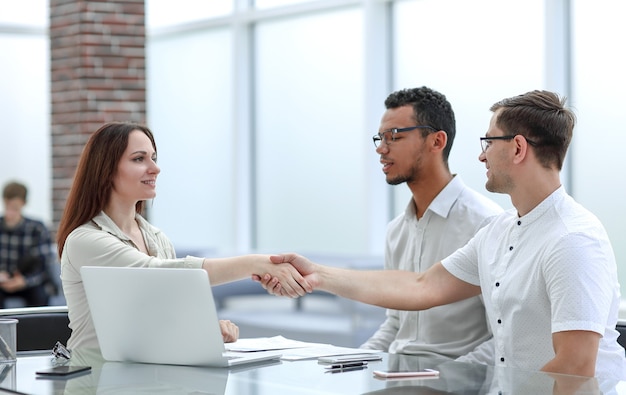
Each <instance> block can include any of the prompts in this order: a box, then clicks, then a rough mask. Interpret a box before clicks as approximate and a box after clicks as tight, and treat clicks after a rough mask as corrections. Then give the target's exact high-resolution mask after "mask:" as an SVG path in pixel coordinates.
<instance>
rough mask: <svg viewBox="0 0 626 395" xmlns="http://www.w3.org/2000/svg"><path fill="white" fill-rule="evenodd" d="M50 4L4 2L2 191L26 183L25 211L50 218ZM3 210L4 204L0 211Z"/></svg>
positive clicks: (0, 38) (0, 13)
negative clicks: (14, 183) (9, 184)
mask: <svg viewBox="0 0 626 395" xmlns="http://www.w3.org/2000/svg"><path fill="white" fill-rule="evenodd" d="M47 26H48V2H47V1H46V0H32V1H28V2H21V1H11V0H0V120H1V121H0V122H1V125H2V126H1V127H0V190H1V189H2V187H3V186H4V185H5V183H7V182H8V181H10V180H18V181H20V182H23V183H24V184H26V186H27V187H28V204H27V205H26V207H25V208H24V211H25V213H26V214H27V215H29V216H31V217H34V218H37V219H39V220H41V221H44V222H45V223H46V224H50V223H51V221H52V170H51V168H52V160H51V152H50V144H51V143H50V140H51V139H50V93H49V91H50V84H49V82H48V81H49V79H50V77H49V70H50V60H49V59H50V51H49V49H48V48H49V41H48V37H47V35H46V28H47ZM2 210H3V208H1V207H0V215H2V214H1V213H2Z"/></svg>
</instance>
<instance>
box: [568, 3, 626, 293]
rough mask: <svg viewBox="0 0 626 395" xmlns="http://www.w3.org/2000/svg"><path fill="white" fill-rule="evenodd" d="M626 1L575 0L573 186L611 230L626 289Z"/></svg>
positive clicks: (609, 230)
mask: <svg viewBox="0 0 626 395" xmlns="http://www.w3.org/2000/svg"><path fill="white" fill-rule="evenodd" d="M625 15H626V3H625V2H623V1H620V0H598V1H594V2H588V1H584V0H582V1H581V0H577V1H574V2H573V9H572V16H573V18H572V26H573V32H574V34H573V37H572V39H573V58H572V59H573V62H572V69H573V70H572V71H573V73H572V75H573V81H572V86H573V88H574V89H573V99H574V106H575V109H576V114H577V117H578V125H577V127H576V130H575V134H574V143H573V145H574V146H573V149H572V150H570V155H571V156H572V158H571V159H572V161H573V165H572V167H573V171H572V173H573V188H572V189H573V190H572V193H573V194H574V196H575V197H576V199H577V200H578V201H579V202H581V203H582V204H583V205H584V206H585V207H587V208H588V209H589V210H591V211H592V212H593V213H594V214H596V215H597V216H598V217H599V218H600V220H601V221H602V223H603V224H604V226H605V227H606V230H607V232H608V234H609V237H610V238H611V242H612V244H613V249H614V250H615V256H616V258H617V269H618V272H619V275H620V282H621V285H622V295H625V294H626V221H625V220H626V207H625V206H624V201H626V184H625V183H624V182H623V180H624V175H623V169H624V168H623V167H622V166H624V163H623V162H622V160H623V158H624V157H623V156H622V155H623V151H624V147H626V112H625V111H624V107H626V98H625V96H624V92H626V75H625V73H624V70H626V59H624V56H623V52H624V51H623V50H622V49H621V48H622V47H623V41H624V37H626V25H625V24H624V16H625Z"/></svg>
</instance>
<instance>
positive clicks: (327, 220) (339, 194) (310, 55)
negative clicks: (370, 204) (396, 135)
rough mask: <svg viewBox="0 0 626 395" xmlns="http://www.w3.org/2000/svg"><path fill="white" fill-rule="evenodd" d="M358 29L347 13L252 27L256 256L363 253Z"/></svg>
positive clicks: (355, 16)
mask: <svg viewBox="0 0 626 395" xmlns="http://www.w3.org/2000/svg"><path fill="white" fill-rule="evenodd" d="M362 20H363V17H362V12H361V10H359V9H356V10H345V11H337V12H328V13H318V14H314V15H307V16H300V17H297V18H290V19H280V20H275V21H274V20H273V21H268V22H263V23H259V24H258V26H257V27H256V34H255V39H256V45H255V48H256V52H255V54H256V58H255V63H254V64H255V68H256V72H255V116H256V118H255V128H256V157H255V161H256V167H255V174H254V175H255V184H254V185H255V188H256V199H255V213H256V218H257V222H256V229H255V232H256V241H257V247H258V248H260V249H268V250H275V251H284V250H298V251H303V250H306V251H318V252H334V253H355V252H359V251H366V250H367V244H366V242H367V238H366V226H367V216H366V215H363V213H366V212H367V207H366V205H365V202H366V200H365V199H363V198H362V196H363V195H364V194H365V190H366V182H365V179H366V174H365V166H364V160H365V159H364V155H365V154H366V149H365V148H366V147H367V148H370V145H371V142H370V141H369V137H370V135H371V134H373V133H372V132H371V131H368V133H369V134H368V133H366V132H365V131H364V130H367V128H365V125H363V122H362V119H363V115H362V113H363V104H364V102H363V100H362V99H361V97H362V96H363V89H362V85H363V71H362V69H363V51H362V45H361V39H360V38H361V37H362V34H363V33H362V32H363V28H362ZM320 26H323V29H320ZM368 126H369V125H368ZM370 157H371V155H370ZM372 159H373V158H372Z"/></svg>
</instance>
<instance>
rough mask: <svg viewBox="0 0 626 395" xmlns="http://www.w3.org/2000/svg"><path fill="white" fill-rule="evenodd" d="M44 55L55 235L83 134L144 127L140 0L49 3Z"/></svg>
mask: <svg viewBox="0 0 626 395" xmlns="http://www.w3.org/2000/svg"><path fill="white" fill-rule="evenodd" d="M50 56H51V62H50V65H51V70H50V78H51V84H50V88H51V100H52V106H51V111H52V114H51V122H52V125H51V132H52V166H53V172H52V177H53V180H52V188H53V194H52V199H53V202H52V208H53V221H54V228H55V229H56V225H57V224H58V221H59V220H60V218H61V215H62V213H63V207H64V205H65V199H66V197H67V194H68V191H69V188H70V185H71V183H72V177H73V175H74V170H75V167H76V164H77V163H78V157H79V156H80V153H81V151H82V148H83V146H84V144H85V142H86V141H87V138H88V137H89V135H90V134H91V133H93V132H94V131H96V130H97V129H98V127H100V126H101V125H102V124H103V123H105V122H109V121H135V122H142V123H143V122H145V121H146V97H145V96H146V81H145V70H146V67H145V10H144V0H114V1H110V0H109V1H97V0H50Z"/></svg>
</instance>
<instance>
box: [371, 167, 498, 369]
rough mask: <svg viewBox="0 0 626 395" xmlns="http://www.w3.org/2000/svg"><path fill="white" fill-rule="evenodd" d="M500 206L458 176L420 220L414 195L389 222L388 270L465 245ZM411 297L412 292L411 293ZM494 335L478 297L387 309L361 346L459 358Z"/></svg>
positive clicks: (431, 260)
mask: <svg viewBox="0 0 626 395" xmlns="http://www.w3.org/2000/svg"><path fill="white" fill-rule="evenodd" d="M501 212H502V209H501V208H500V207H499V206H498V205H497V204H495V203H494V202H492V201H491V200H489V199H487V198H486V197H484V196H483V195H481V194H479V193H477V192H476V191H474V190H472V189H470V188H468V187H467V186H466V185H465V184H464V183H463V181H462V180H461V177H460V176H458V175H457V176H455V177H454V178H453V179H452V180H451V181H450V182H449V183H448V185H446V187H445V188H444V189H443V190H442V191H441V192H440V193H439V194H438V195H437V196H436V197H435V199H434V200H433V201H432V202H431V204H430V205H429V206H428V208H427V210H426V211H425V212H424V215H423V216H422V218H420V219H419V220H418V219H417V216H416V211H415V204H414V202H413V199H411V201H410V202H409V204H408V206H407V208H406V211H405V212H404V213H403V214H401V215H399V216H398V217H396V218H395V219H394V220H393V221H391V222H390V223H389V226H388V230H387V240H386V245H385V268H386V269H399V270H410V271H414V272H422V271H425V270H426V269H428V268H429V267H431V266H432V265H433V264H435V263H436V262H439V261H441V260H442V259H443V258H445V257H446V256H448V255H450V254H451V253H453V252H454V251H455V250H456V249H458V248H460V247H462V246H464V245H465V244H466V243H467V242H468V241H469V240H470V239H471V238H472V237H473V236H474V235H475V234H476V232H477V231H478V230H479V229H480V228H481V227H483V226H484V225H486V224H487V223H488V222H489V221H490V220H491V219H493V218H494V217H495V216H496V215H497V214H500V213H501ZM407 297H410V295H407ZM490 337H491V334H490V333H489V330H488V324H487V321H486V317H485V309H484V306H483V304H482V301H481V299H480V297H474V298H471V299H468V300H464V301H461V302H457V303H453V304H450V305H447V306H440V307H435V308H432V309H429V310H426V311H398V310H391V309H388V310H387V319H386V321H385V322H384V323H383V324H382V325H381V326H380V328H379V329H378V331H377V332H376V333H375V334H374V335H373V336H372V337H371V338H370V339H369V340H368V341H367V342H366V343H364V344H363V345H362V346H361V347H363V348H370V349H377V350H384V351H388V352H390V353H403V354H416V355H419V354H423V355H433V354H434V355H440V356H445V357H448V358H456V357H458V356H460V355H464V354H466V353H468V352H469V351H471V350H473V349H474V348H475V347H476V346H477V345H479V344H480V343H482V342H484V341H485V340H487V339H489V338H490Z"/></svg>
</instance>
